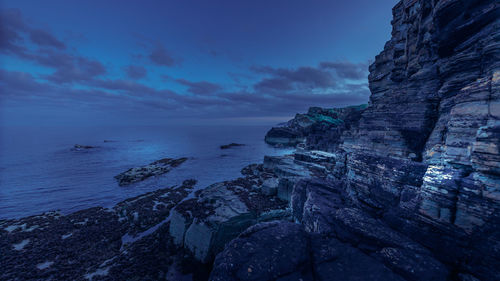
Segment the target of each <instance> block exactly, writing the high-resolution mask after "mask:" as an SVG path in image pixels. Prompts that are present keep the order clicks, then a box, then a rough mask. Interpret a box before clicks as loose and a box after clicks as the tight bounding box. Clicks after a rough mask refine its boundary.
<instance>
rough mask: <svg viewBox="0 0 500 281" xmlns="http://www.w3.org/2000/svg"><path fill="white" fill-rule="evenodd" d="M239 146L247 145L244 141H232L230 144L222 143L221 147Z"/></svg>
mask: <svg viewBox="0 0 500 281" xmlns="http://www.w3.org/2000/svg"><path fill="white" fill-rule="evenodd" d="M237 146H245V145H244V144H242V143H235V142H232V143H230V144H224V145H221V146H220V149H228V148H232V147H237Z"/></svg>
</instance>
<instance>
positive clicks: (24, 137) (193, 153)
mask: <svg viewBox="0 0 500 281" xmlns="http://www.w3.org/2000/svg"><path fill="white" fill-rule="evenodd" d="M269 128H270V126H182V127H181V126H179V127H175V126H168V127H130V128H124V127H102V128H95V127H93V128H92V127H52V128H48V127H44V128H34V127H17V128H13V127H4V128H0V218H17V217H23V216H29V215H35V214H39V213H42V212H45V211H51V210H60V211H62V212H63V213H69V212H73V211H77V210H81V209H85V208H88V207H93V206H105V207H109V206H113V205H114V204H116V203H117V202H119V201H121V200H124V199H126V198H129V197H133V196H136V195H138V194H141V193H145V192H149V191H152V190H155V189H158V188H164V187H168V186H173V185H177V184H180V183H181V182H182V181H183V180H185V179H190V178H194V179H196V180H198V184H197V185H196V188H197V189H199V188H204V187H206V186H208V185H209V184H212V183H215V182H218V181H222V180H228V179H233V178H236V177H239V176H240V170H241V168H243V167H244V166H246V165H248V164H251V163H259V162H262V159H263V157H264V155H281V154H285V153H290V152H291V151H290V150H286V149H276V148H273V147H270V146H268V145H266V144H265V143H264V141H263V138H264V135H265V133H266V131H267V130H268V129H269ZM104 140H110V141H112V142H104ZM231 142H237V143H244V144H246V146H242V147H234V148H231V149H227V150H221V149H220V148H219V146H220V145H222V144H228V143H231ZM75 144H82V145H92V146H98V148H96V149H92V150H86V151H74V150H73V149H72V147H73V146H74V145H75ZM165 157H189V160H188V161H186V162H185V163H184V164H182V165H181V166H180V167H178V168H175V169H173V170H172V171H171V172H170V173H168V174H165V175H162V176H158V177H153V178H150V179H147V180H145V181H143V182H140V183H137V184H133V185H130V186H125V187H120V186H118V184H117V182H116V180H115V179H114V178H113V177H114V176H115V175H117V174H118V173H120V172H123V171H125V170H127V169H129V168H131V167H136V166H141V165H145V164H148V163H150V162H153V161H155V160H158V159H161V158H165Z"/></svg>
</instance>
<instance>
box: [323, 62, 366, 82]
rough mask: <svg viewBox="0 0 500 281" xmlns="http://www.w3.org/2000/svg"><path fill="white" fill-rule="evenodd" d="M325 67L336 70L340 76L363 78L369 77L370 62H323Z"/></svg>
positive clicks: (354, 78) (355, 78)
mask: <svg viewBox="0 0 500 281" xmlns="http://www.w3.org/2000/svg"><path fill="white" fill-rule="evenodd" d="M320 67H321V68H323V69H332V70H335V72H336V73H337V75H338V76H339V77H340V78H346V79H353V80H361V79H366V78H367V77H368V64H366V63H352V62H322V63H320Z"/></svg>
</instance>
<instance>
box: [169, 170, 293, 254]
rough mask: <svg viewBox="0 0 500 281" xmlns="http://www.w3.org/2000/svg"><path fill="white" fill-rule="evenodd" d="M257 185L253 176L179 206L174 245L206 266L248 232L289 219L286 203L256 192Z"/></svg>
mask: <svg viewBox="0 0 500 281" xmlns="http://www.w3.org/2000/svg"><path fill="white" fill-rule="evenodd" d="M257 184H259V178H258V177H253V178H252V177H250V176H247V177H246V178H240V179H237V180H234V181H229V182H221V183H216V184H213V185H211V186H209V187H207V188H205V189H203V190H201V191H199V192H198V193H197V194H196V197H195V198H193V199H190V200H186V201H184V202H183V203H181V204H179V205H178V206H177V207H176V209H175V210H174V211H173V213H172V221H171V224H170V235H172V237H173V241H174V242H175V243H176V244H177V245H182V246H184V248H186V249H188V250H189V251H190V252H192V253H193V255H194V257H195V258H196V259H198V260H199V261H201V262H205V263H206V262H209V261H211V260H212V259H213V258H214V257H215V255H216V254H217V253H218V252H220V251H221V250H222V249H223V248H224V245H225V244H226V243H227V242H229V241H230V240H231V239H233V238H235V237H236V236H238V234H240V233H241V232H242V231H244V230H245V229H246V228H248V227H250V226H252V225H254V224H256V223H259V222H261V221H268V220H274V219H286V218H287V217H289V216H290V214H289V211H288V210H287V208H286V207H287V204H286V202H284V201H281V200H279V199H277V198H274V197H269V196H265V195H263V194H262V193H260V192H256V191H254V190H253V186H254V185H257Z"/></svg>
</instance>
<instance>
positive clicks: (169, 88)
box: [0, 0, 396, 125]
mask: <svg viewBox="0 0 500 281" xmlns="http://www.w3.org/2000/svg"><path fill="white" fill-rule="evenodd" d="M395 4H396V1H388V0H387V1H377V2H376V5H375V4H374V1H368V0H351V1H334V0H330V1H319V0H314V1H295V0H276V1H269V0H267V1H256V0H253V1H229V0H228V1H201V0H199V1H194V0H184V1H153V0H145V1H94V0H91V1H73V0H47V1H9V0H1V1H0V11H1V14H0V17H1V18H0V23H1V25H0V31H1V33H0V36H1V37H0V39H1V41H0V87H1V89H2V91H1V92H2V93H1V96H0V109H1V111H2V115H1V118H2V119H1V120H0V124H3V125H16V124H49V125H50V124H96V122H99V123H100V124H104V123H110V124H113V123H123V122H128V123H134V124H151V123H155V124H162V123H168V122H178V120H186V119H192V120H209V119H219V120H225V119H227V120H242V119H245V120H251V119H252V118H253V119H255V120H266V119H267V120H279V119H286V118H288V117H290V116H293V115H294V114H295V113H296V112H299V111H304V110H306V109H307V108H308V107H309V106H324V107H335V106H345V105H351V104H359V103H365V102H366V101H367V100H368V96H369V91H368V88H367V74H368V72H367V69H368V65H369V63H370V60H373V58H374V56H375V55H376V54H378V53H379V52H380V51H381V50H382V48H383V45H384V43H385V41H387V40H388V39H389V38H390V31H391V27H390V20H391V9H392V7H393V6H394V5H395ZM273 122H274V121H273Z"/></svg>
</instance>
